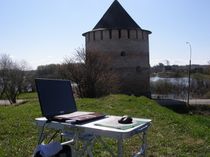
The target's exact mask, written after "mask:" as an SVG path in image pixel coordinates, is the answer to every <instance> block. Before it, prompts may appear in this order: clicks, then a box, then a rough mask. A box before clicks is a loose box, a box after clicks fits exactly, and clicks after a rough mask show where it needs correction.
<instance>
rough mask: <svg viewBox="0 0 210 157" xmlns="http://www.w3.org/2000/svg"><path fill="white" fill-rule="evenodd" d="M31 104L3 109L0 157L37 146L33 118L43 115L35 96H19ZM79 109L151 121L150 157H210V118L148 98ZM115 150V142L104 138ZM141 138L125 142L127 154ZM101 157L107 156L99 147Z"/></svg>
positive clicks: (88, 102) (22, 155)
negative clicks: (177, 110) (151, 156)
mask: <svg viewBox="0 0 210 157" xmlns="http://www.w3.org/2000/svg"><path fill="white" fill-rule="evenodd" d="M19 98H24V99H27V100H28V102H27V103H25V104H23V105H19V106H9V107H0V157H28V156H30V155H31V154H32V152H33V149H34V148H35V146H36V143H37V133H38V131H37V128H36V126H35V125H34V124H33V122H34V118H35V117H39V116H40V115H41V112H40V108H39V105H38V101H37V95H36V94H35V93H31V94H29V95H28V94H24V95H20V96H19ZM77 105H78V109H79V110H83V111H97V112H103V113H105V114H110V115H119V116H122V115H125V114H127V115H131V116H133V117H140V118H150V119H152V126H151V128H150V129H149V133H148V143H149V147H148V155H153V156H157V157H159V156H166V157H168V156H170V157H171V156H181V157H182V156H183V157H185V156H189V157H199V156H200V157H203V156H204V157H205V156H210V117H207V116H196V115H193V116H192V115H180V114H177V113H175V112H173V111H171V110H168V109H166V108H164V107H161V106H159V105H157V104H156V102H154V101H152V100H149V99H147V98H145V97H134V96H125V95H110V96H107V97H103V98H100V99H77ZM105 140H106V141H107V142H108V143H109V144H110V145H111V146H112V147H113V148H114V144H115V141H113V140H109V139H105ZM138 142H139V139H138V137H136V136H134V137H133V138H131V139H129V140H126V141H125V145H126V147H125V154H126V156H129V154H131V153H132V152H135V151H136V145H137V143H138ZM94 153H95V154H96V156H98V157H107V156H109V154H107V152H104V151H103V149H102V148H101V147H100V145H96V149H95V152H94Z"/></svg>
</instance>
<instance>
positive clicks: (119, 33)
mask: <svg viewBox="0 0 210 157" xmlns="http://www.w3.org/2000/svg"><path fill="white" fill-rule="evenodd" d="M118 33H119V34H118V35H119V39H120V38H121V30H120V29H119V31H118Z"/></svg>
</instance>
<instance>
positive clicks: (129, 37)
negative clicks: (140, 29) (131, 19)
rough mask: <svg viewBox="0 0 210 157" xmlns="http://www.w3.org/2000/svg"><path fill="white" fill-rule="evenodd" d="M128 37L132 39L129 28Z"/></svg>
mask: <svg viewBox="0 0 210 157" xmlns="http://www.w3.org/2000/svg"><path fill="white" fill-rule="evenodd" d="M128 39H130V30H129V29H128Z"/></svg>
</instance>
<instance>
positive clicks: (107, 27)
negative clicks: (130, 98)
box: [83, 0, 151, 97]
mask: <svg viewBox="0 0 210 157" xmlns="http://www.w3.org/2000/svg"><path fill="white" fill-rule="evenodd" d="M149 34H151V32H150V31H148V30H144V29H142V28H141V27H140V26H139V25H138V24H137V23H136V22H135V21H134V20H133V19H132V18H131V17H130V15H129V14H128V13H127V12H126V11H125V9H124V8H123V7H122V6H121V5H120V3H119V2H118V1H117V0H115V1H114V2H113V3H112V5H111V6H110V7H109V9H108V10H107V11H106V13H105V14H104V15H103V17H102V18H101V19H100V21H99V22H98V23H97V24H96V26H95V27H94V28H93V30H91V31H89V32H86V33H84V34H83V36H84V37H85V42H86V51H87V52H97V53H103V54H107V55H109V56H110V57H111V58H112V63H110V64H111V65H112V69H113V70H114V71H116V73H118V75H119V78H120V85H119V86H120V93H124V94H134V95H136V96H140V95H145V96H148V97H150V64H149Z"/></svg>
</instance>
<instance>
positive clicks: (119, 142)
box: [117, 138, 123, 157]
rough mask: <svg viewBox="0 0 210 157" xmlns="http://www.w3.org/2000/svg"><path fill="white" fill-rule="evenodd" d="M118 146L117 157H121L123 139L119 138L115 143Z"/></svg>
mask: <svg viewBox="0 0 210 157" xmlns="http://www.w3.org/2000/svg"><path fill="white" fill-rule="evenodd" d="M117 144H118V153H117V154H118V157H123V139H122V138H119V139H118V141H117Z"/></svg>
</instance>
